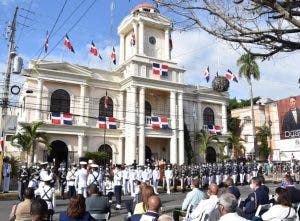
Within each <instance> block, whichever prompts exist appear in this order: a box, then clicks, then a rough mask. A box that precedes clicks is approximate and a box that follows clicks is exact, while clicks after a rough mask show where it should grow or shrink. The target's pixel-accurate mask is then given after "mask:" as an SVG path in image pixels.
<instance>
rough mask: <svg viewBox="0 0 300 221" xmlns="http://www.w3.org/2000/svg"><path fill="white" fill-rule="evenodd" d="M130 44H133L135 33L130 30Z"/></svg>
mask: <svg viewBox="0 0 300 221" xmlns="http://www.w3.org/2000/svg"><path fill="white" fill-rule="evenodd" d="M130 44H131V46H134V45H135V33H134V31H132V32H131V41H130Z"/></svg>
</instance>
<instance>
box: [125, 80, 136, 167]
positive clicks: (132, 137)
mask: <svg viewBox="0 0 300 221" xmlns="http://www.w3.org/2000/svg"><path fill="white" fill-rule="evenodd" d="M126 102H127V105H126V119H125V121H126V122H125V131H126V141H125V163H126V164H127V165H131V164H132V163H133V161H134V160H135V159H136V108H135V105H136V87H135V86H131V87H130V88H128V89H127V99H126Z"/></svg>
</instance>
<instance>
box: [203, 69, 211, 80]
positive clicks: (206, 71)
mask: <svg viewBox="0 0 300 221" xmlns="http://www.w3.org/2000/svg"><path fill="white" fill-rule="evenodd" d="M204 77H205V79H206V82H209V79H210V74H209V66H207V68H206V69H205V71H204Z"/></svg>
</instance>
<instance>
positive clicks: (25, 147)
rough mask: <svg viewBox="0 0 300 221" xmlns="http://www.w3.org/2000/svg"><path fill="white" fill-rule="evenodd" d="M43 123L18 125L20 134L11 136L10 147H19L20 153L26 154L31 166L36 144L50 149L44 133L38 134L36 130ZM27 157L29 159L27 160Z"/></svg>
mask: <svg viewBox="0 0 300 221" xmlns="http://www.w3.org/2000/svg"><path fill="white" fill-rule="evenodd" d="M43 124H44V123H43V122H41V121H39V122H36V123H33V124H27V123H20V126H21V132H19V133H17V134H15V135H13V136H12V145H14V146H16V147H19V148H21V149H22V151H26V152H27V161H29V162H30V163H31V164H33V161H34V156H36V147H37V145H38V143H42V144H44V145H45V146H46V147H47V148H49V147H50V144H49V142H48V136H47V133H45V132H39V131H38V129H39V128H40V127H41V126H42V125H43ZM28 156H29V157H30V159H29V160H28Z"/></svg>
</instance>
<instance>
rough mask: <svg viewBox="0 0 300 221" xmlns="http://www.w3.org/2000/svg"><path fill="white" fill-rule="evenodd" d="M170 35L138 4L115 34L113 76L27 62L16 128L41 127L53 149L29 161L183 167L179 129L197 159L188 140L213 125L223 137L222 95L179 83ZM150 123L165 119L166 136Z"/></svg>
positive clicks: (153, 12) (164, 23) (167, 26)
mask: <svg viewBox="0 0 300 221" xmlns="http://www.w3.org/2000/svg"><path fill="white" fill-rule="evenodd" d="M171 28H172V23H171V20H169V19H168V18H166V17H164V16H162V15H161V14H160V13H159V11H158V10H157V9H155V8H154V7H153V6H151V5H148V4H141V5H139V6H137V7H136V8H135V9H133V10H132V12H131V13H130V14H129V15H128V16H127V17H125V18H124V20H123V21H122V22H121V24H120V25H119V27H118V34H119V36H120V54H119V55H118V58H119V62H118V65H117V66H116V69H115V70H113V71H107V70H100V69H93V68H88V67H84V66H81V65H75V64H70V63H67V62H56V61H45V60H39V61H32V62H31V63H30V64H29V66H28V69H26V70H25V71H24V74H25V75H27V76H28V77H27V78H26V82H25V84H24V87H23V91H22V95H21V98H20V101H21V103H22V109H21V111H20V113H19V119H18V122H29V123H30V122H36V121H40V120H42V121H44V122H45V125H44V126H43V127H42V128H41V130H42V131H45V132H47V133H48V134H49V138H50V143H51V146H52V150H51V153H50V155H49V156H47V151H45V150H44V148H43V147H42V146H40V147H39V149H38V150H37V152H36V156H35V159H36V160H46V159H47V158H48V160H49V159H50V160H51V159H52V158H56V159H58V160H60V161H61V160H72V161H73V160H75V161H78V159H79V158H80V157H83V156H84V153H85V152H86V151H100V150H103V151H107V152H108V153H110V154H111V158H112V161H113V162H114V163H126V164H131V163H133V161H134V160H136V162H137V163H139V164H144V162H145V158H153V159H161V158H165V159H166V160H167V161H169V162H171V163H179V164H183V163H184V162H185V161H186V159H185V149H184V139H185V138H184V123H185V124H186V125H187V129H188V131H189V132H190V137H191V141H192V142H191V143H192V145H193V146H194V150H196V153H197V149H198V148H197V146H198V143H197V142H196V141H195V140H194V138H195V132H199V131H200V129H202V128H204V129H207V125H208V124H214V125H221V126H222V132H223V134H226V133H227V119H226V105H227V102H228V93H218V92H215V91H213V90H212V89H211V88H207V87H200V86H193V85H186V84H185V83H184V71H185V70H184V69H182V68H180V67H178V66H177V64H176V63H175V62H173V61H172V60H171V50H170V44H169V43H170V42H169V36H170V32H171ZM132 32H134V33H135V45H132ZM154 63H155V64H158V65H160V67H162V65H165V67H166V66H167V68H164V69H163V70H165V69H167V72H168V75H167V76H162V75H160V74H153V65H154ZM163 70H162V69H159V72H160V73H162V71H163ZM195 71H197V72H199V70H195ZM27 90H33V93H26V91H27ZM106 92H107V98H108V99H107V98H106ZM54 112H60V113H71V114H72V125H64V124H53V123H52V119H51V113H54ZM99 116H107V117H114V118H115V119H116V120H117V128H116V129H102V128H99V126H98V123H99V121H98V117H99ZM154 116H157V117H161V120H162V119H163V118H167V124H168V127H169V128H168V129H153V122H152V120H153V118H152V117H154ZM158 119H159V118H158ZM207 151H208V152H207V158H208V160H210V161H215V160H216V156H217V152H218V150H215V149H214V148H213V147H210V149H208V150H207Z"/></svg>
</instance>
